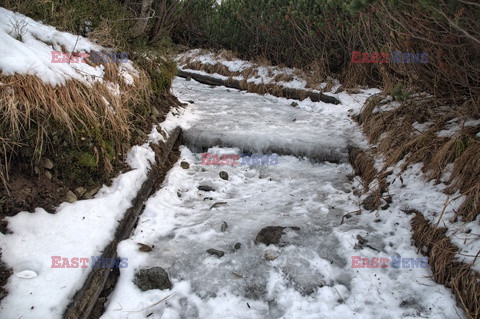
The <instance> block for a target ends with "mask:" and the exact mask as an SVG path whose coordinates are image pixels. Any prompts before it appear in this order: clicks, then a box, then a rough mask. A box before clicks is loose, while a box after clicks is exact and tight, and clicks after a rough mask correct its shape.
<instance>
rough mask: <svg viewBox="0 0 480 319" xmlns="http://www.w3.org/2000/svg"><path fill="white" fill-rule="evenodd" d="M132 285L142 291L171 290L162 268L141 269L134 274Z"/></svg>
mask: <svg viewBox="0 0 480 319" xmlns="http://www.w3.org/2000/svg"><path fill="white" fill-rule="evenodd" d="M133 283H134V284H135V285H137V287H138V288H139V289H140V290H142V291H147V290H152V289H160V290H163V289H170V288H172V283H171V282H170V279H169V278H168V274H167V272H166V271H165V269H163V268H162V267H153V268H148V269H141V270H140V271H139V272H137V273H136V274H135V278H134V279H133Z"/></svg>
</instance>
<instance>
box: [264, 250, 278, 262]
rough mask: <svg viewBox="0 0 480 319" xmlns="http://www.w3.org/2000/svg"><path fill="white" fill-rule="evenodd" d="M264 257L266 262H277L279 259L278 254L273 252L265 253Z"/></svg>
mask: <svg viewBox="0 0 480 319" xmlns="http://www.w3.org/2000/svg"><path fill="white" fill-rule="evenodd" d="M264 257H265V259H266V260H268V261H272V260H275V259H277V258H278V254H276V253H274V252H272V251H267V252H265V255H264Z"/></svg>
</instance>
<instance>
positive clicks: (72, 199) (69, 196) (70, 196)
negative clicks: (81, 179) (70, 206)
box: [65, 191, 77, 203]
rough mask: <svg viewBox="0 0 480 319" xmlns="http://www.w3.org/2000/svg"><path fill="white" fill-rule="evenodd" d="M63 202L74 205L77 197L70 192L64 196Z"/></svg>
mask: <svg viewBox="0 0 480 319" xmlns="http://www.w3.org/2000/svg"><path fill="white" fill-rule="evenodd" d="M65 201H67V202H69V203H75V202H76V201H77V195H75V193H74V192H72V191H68V193H67V195H65Z"/></svg>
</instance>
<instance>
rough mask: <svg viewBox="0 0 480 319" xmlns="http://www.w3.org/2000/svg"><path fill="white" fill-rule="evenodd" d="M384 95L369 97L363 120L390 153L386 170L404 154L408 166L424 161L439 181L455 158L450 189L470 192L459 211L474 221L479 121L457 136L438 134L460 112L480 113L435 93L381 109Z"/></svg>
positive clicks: (478, 208)
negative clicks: (420, 127)
mask: <svg viewBox="0 0 480 319" xmlns="http://www.w3.org/2000/svg"><path fill="white" fill-rule="evenodd" d="M384 97H385V96H384V95H377V96H374V97H372V98H370V99H369V100H368V101H367V103H366V104H365V106H364V108H363V109H362V112H361V114H360V116H359V119H358V120H359V122H360V123H361V124H362V127H363V130H364V132H365V134H366V135H367V137H368V139H369V142H370V143H372V144H377V143H378V152H379V153H380V154H383V155H384V156H385V159H386V161H385V166H384V168H383V170H386V169H387V168H388V167H390V166H392V165H395V164H396V163H397V162H399V161H400V160H402V159H404V160H405V162H404V164H403V166H402V167H403V169H406V168H407V167H409V166H411V165H412V164H415V163H420V162H422V163H423V171H424V173H426V175H427V177H428V178H430V179H435V180H437V181H439V180H440V179H441V178H442V176H444V175H445V173H447V168H448V165H449V164H451V163H453V172H452V174H451V176H450V179H449V180H448V181H447V184H448V185H449V187H448V189H447V190H446V191H447V192H449V193H454V192H456V191H460V192H461V193H462V194H464V195H466V196H467V199H466V201H465V202H464V204H463V205H462V207H461V208H460V209H459V211H458V212H457V214H458V216H462V217H463V218H464V220H466V221H471V220H474V219H475V218H476V216H477V215H478V214H479V213H480V200H479V199H480V193H479V189H480V158H479V155H478V154H480V140H479V139H478V138H476V137H475V135H476V134H477V133H478V132H479V131H480V128H479V127H478V126H477V127H462V125H461V124H460V127H459V129H458V131H457V132H456V133H454V135H453V136H452V137H441V136H437V135H436V133H437V132H439V131H441V130H442V129H444V128H445V126H446V124H447V122H448V121H450V120H452V119H455V118H458V119H459V120H458V121H459V123H462V122H463V121H464V120H466V119H470V118H479V117H476V116H478V115H477V114H472V112H471V109H470V108H468V107H464V108H462V107H457V108H446V107H441V103H440V101H436V100H434V99H433V98H425V97H421V98H415V99H410V100H408V101H405V102H402V103H401V105H400V106H398V107H396V108H395V109H394V110H386V111H381V110H380V107H381V106H382V105H385V104H386V103H387V101H385V100H384ZM427 121H428V122H430V123H431V125H430V126H429V127H428V128H427V129H426V130H425V131H422V132H419V131H416V130H415V129H414V128H413V126H412V124H413V123H415V122H418V123H425V122H427Z"/></svg>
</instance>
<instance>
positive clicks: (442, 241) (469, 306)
mask: <svg viewBox="0 0 480 319" xmlns="http://www.w3.org/2000/svg"><path fill="white" fill-rule="evenodd" d="M408 213H414V214H415V216H414V217H413V218H412V229H413V234H412V238H413V240H414V242H415V245H416V246H417V247H418V249H419V250H420V251H421V252H422V253H423V254H424V255H426V256H428V257H429V258H428V263H429V265H430V267H431V269H432V272H433V277H434V279H435V281H437V282H438V283H441V284H443V285H445V286H446V287H449V288H451V289H452V290H453V291H454V292H455V294H456V296H457V299H458V300H459V302H460V304H461V306H462V308H463V309H464V310H465V313H466V314H467V316H468V318H472V319H473V318H479V317H480V274H478V273H477V272H476V271H474V270H472V265H470V264H466V263H462V262H459V261H457V260H456V259H455V255H456V254H457V253H458V251H459V249H458V247H456V246H455V245H454V244H452V242H451V241H450V239H449V238H448V237H447V236H446V235H445V233H446V229H445V228H436V227H434V226H433V225H432V224H431V223H429V222H428V221H427V220H426V219H425V218H424V217H423V215H422V214H421V213H420V212H416V211H409V212H408Z"/></svg>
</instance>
